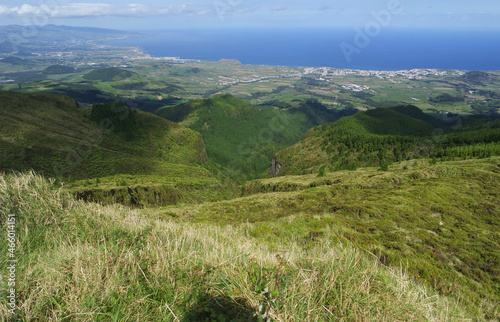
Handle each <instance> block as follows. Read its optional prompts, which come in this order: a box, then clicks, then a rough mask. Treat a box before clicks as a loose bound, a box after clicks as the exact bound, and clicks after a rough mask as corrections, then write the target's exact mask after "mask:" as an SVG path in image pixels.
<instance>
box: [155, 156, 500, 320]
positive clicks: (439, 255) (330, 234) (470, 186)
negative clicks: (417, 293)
mask: <svg viewBox="0 0 500 322" xmlns="http://www.w3.org/2000/svg"><path fill="white" fill-rule="evenodd" d="M405 166H406V167H407V169H404V167H405ZM499 183H500V159H499V158H498V157H497V158H493V159H487V160H466V161H455V162H443V163H439V164H436V165H429V161H428V160H419V161H418V163H417V164H416V163H415V162H414V161H406V162H403V163H402V164H399V165H397V167H396V166H392V167H391V170H390V171H388V172H381V171H378V170H377V169H375V168H364V169H362V170H361V169H360V170H358V171H355V172H352V171H339V172H333V173H328V174H327V175H326V176H325V177H322V178H318V177H317V176H316V175H307V176H295V177H293V176H292V177H290V176H285V177H277V178H273V179H266V180H257V181H254V182H250V183H248V184H246V185H245V186H244V193H245V194H253V195H251V196H247V197H243V198H239V199H234V200H231V201H224V202H218V203H211V204H205V205H200V206H191V207H184V208H179V209H175V208H172V209H165V210H160V211H156V212H152V213H151V216H157V217H160V218H177V217H181V218H184V219H185V220H187V221H191V222H205V223H216V222H217V223H220V224H222V225H226V224H230V225H236V226H237V227H247V223H252V224H251V226H250V228H246V229H248V233H249V235H250V236H254V237H255V238H257V239H259V240H263V241H265V242H267V243H268V244H269V245H272V246H274V249H276V250H279V249H282V245H281V243H282V242H283V241H284V240H288V241H293V242H294V243H295V244H296V245H298V246H301V247H302V248H303V249H304V250H307V249H309V248H311V247H312V248H314V247H316V245H317V244H324V243H326V242H330V243H332V244H337V243H338V242H342V243H346V242H349V243H351V244H352V245H354V247H356V248H357V249H364V250H366V251H367V252H368V253H370V254H372V255H373V256H374V258H377V259H378V260H379V261H380V262H382V263H384V264H385V265H389V266H391V267H399V266H403V267H404V268H405V269H407V270H408V272H409V275H410V276H411V278H412V279H415V280H419V281H421V282H422V283H424V284H426V285H428V286H430V287H433V288H434V289H436V290H438V291H439V292H440V293H441V294H444V295H449V296H453V297H455V298H457V299H460V301H461V302H462V304H463V305H465V306H466V307H468V310H469V311H470V312H473V315H474V316H475V317H476V318H477V319H483V318H484V319H493V320H494V319H498V318H499V317H500V312H499V311H498V306H497V303H498V301H499V299H500V293H499V287H500V281H499V276H500V270H499V267H500V266H499V261H500V252H499V246H500V234H499V231H498V226H499V225H500V218H499V217H498V214H499V213H500V208H499V191H500V186H499Z"/></svg>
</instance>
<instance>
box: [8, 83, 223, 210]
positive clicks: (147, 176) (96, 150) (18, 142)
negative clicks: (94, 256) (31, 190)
mask: <svg viewBox="0 0 500 322" xmlns="http://www.w3.org/2000/svg"><path fill="white" fill-rule="evenodd" d="M0 117H1V119H2V124H3V126H2V127H1V128H0V171H10V170H15V171H26V170H30V169H34V170H36V171H38V172H39V173H43V174H44V175H45V176H47V177H56V178H58V179H59V180H63V181H65V182H66V187H67V188H71V189H73V190H75V191H87V193H86V195H88V196H90V197H89V198H90V199H92V198H93V197H92V196H94V197H95V196H98V195H99V196H101V197H104V196H105V195H106V193H104V192H103V191H102V189H105V190H106V191H109V190H112V189H114V188H116V187H117V186H118V187H122V188H121V189H125V192H127V187H128V189H129V190H130V189H131V188H134V189H136V190H139V191H141V193H142V192H143V191H144V190H147V187H148V186H150V185H151V186H153V187H156V189H159V190H161V191H164V190H168V191H176V190H175V185H177V184H179V183H182V184H183V185H184V186H189V185H195V186H200V187H199V188H198V190H203V187H205V186H210V187H212V188H214V190H213V191H212V190H211V191H210V192H207V191H204V192H203V193H200V195H201V194H210V193H212V195H215V194H217V193H218V192H217V191H218V190H217V189H219V188H220V183H219V182H218V181H217V180H216V179H215V178H213V176H212V174H211V173H210V171H209V170H207V168H208V167H211V165H210V164H211V163H210V162H209V161H208V158H207V155H206V152H205V147H204V144H203V140H202V138H201V136H200V135H199V133H196V132H194V131H192V130H189V129H186V128H184V127H182V126H179V125H177V124H175V123H172V122H170V121H167V120H165V119H162V118H160V117H157V116H154V115H151V114H148V113H145V112H141V111H137V110H131V109H128V108H126V107H125V106H123V105H122V104H119V103H114V104H102V105H97V106H96V107H95V109H94V110H90V109H86V108H82V107H79V106H78V105H77V103H76V102H75V101H74V100H73V99H71V98H69V97H66V96H59V95H51V94H20V93H13V92H0ZM74 180H77V181H76V182H73V181H74ZM153 190H154V189H153ZM187 190H189V189H187ZM191 190H193V192H196V191H194V190H196V189H191ZM88 191H90V192H88ZM153 192H154V191H150V192H149V193H150V194H152V193H153ZM129 194H130V195H131V196H129V197H130V198H132V197H134V196H133V195H134V194H135V193H132V192H130V191H129ZM178 194H179V195H182V193H178ZM130 198H129V199H130ZM109 199H110V202H111V201H112V199H113V198H109ZM153 199H154V198H153ZM174 199H175V198H174ZM175 200H182V198H177V199H175ZM125 203H127V202H125ZM128 203H130V202H128ZM132 204H133V202H132Z"/></svg>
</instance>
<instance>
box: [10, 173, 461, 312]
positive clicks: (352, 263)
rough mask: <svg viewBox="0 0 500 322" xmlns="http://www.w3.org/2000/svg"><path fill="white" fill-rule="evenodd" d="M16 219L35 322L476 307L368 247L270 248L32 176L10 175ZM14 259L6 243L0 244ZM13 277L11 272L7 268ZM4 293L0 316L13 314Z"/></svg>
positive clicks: (233, 230) (26, 300) (24, 290)
mask: <svg viewBox="0 0 500 322" xmlns="http://www.w3.org/2000/svg"><path fill="white" fill-rule="evenodd" d="M0 202H1V203H0V204H1V206H0V214H1V216H2V217H1V218H2V219H1V221H0V222H1V226H2V227H1V229H2V231H5V230H6V227H5V225H6V221H5V220H4V219H5V218H6V216H7V215H8V214H9V213H13V214H15V215H16V216H17V219H18V225H17V228H16V229H17V235H18V240H19V244H18V246H17V249H16V252H17V255H18V259H19V266H18V277H17V278H18V279H17V282H18V285H17V290H16V291H17V295H18V300H19V302H18V306H19V310H18V315H17V317H18V318H19V319H21V320H26V321H50V320H64V321H66V320H78V321H80V320H82V321H87V320H88V321H99V320H104V321H110V320H114V321H130V320H132V321H134V320H143V321H160V320H165V321H208V320H218V321H252V320H255V321H259V320H261V321H262V320H274V321H318V320H319V321H326V320H339V321H342V320H384V321H385V320H391V321H392V320H405V321H424V320H425V321H427V320H431V321H433V320H435V321H446V320H453V321H457V320H463V319H466V318H467V312H464V310H462V309H461V307H460V306H459V305H458V304H457V303H456V302H454V301H452V300H450V299H448V298H446V297H440V296H438V295H436V293H435V292H434V291H432V290H429V289H427V288H425V287H423V286H422V285H420V284H419V283H418V282H416V281H414V280H413V279H412V278H410V277H409V276H408V275H407V274H406V273H405V272H404V271H402V270H401V269H397V268H387V267H385V266H382V265H381V264H380V263H379V262H378V261H377V260H373V259H372V258H371V255H370V254H367V253H362V252H359V251H357V250H355V249H354V248H352V247H351V246H349V245H347V244H345V245H344V244H341V243H339V244H334V243H331V242H330V243H329V242H328V241H326V239H325V240H318V242H316V243H312V244H311V247H309V248H303V247H300V246H298V245H297V244H296V243H291V242H289V241H287V240H283V243H282V244H280V245H277V246H278V247H275V248H270V247H269V246H268V245H266V244H264V243H262V242H259V241H258V240H257V239H255V238H252V237H251V236H250V233H249V232H250V231H251V230H252V229H253V226H252V225H251V224H247V225H240V226H238V227H234V226H230V225H228V226H225V227H221V226H212V225H210V224H193V223H181V222H172V221H167V220H153V219H148V218H146V217H144V216H142V215H141V213H140V212H139V211H137V210H131V209H128V208H124V207H120V206H110V207H104V206H100V205H97V204H90V203H89V204H86V203H83V202H81V201H76V200H75V199H73V198H72V197H71V196H69V195H67V194H65V193H64V192H63V191H62V190H61V189H56V188H55V187H54V186H53V185H51V183H50V182H47V181H46V180H44V179H43V178H42V177H40V176H37V175H36V174H34V173H28V174H12V175H10V174H9V175H2V176H0ZM0 245H1V246H0V249H1V251H0V254H1V255H0V256H1V261H2V263H5V259H6V258H5V256H6V253H7V251H6V250H7V244H6V241H5V240H4V239H2V240H1V241H0ZM1 273H2V280H3V283H5V278H6V270H5V266H4V267H2V270H1ZM6 304H7V294H6V292H5V290H4V288H2V292H1V298H0V316H1V317H2V320H3V321H6V320H9V319H11V318H13V317H12V316H9V314H8V310H7V306H6Z"/></svg>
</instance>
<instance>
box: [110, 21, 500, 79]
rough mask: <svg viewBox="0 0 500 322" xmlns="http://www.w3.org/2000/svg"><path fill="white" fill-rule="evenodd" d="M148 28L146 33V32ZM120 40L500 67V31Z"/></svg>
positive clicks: (400, 64) (362, 65) (221, 52)
mask: <svg viewBox="0 0 500 322" xmlns="http://www.w3.org/2000/svg"><path fill="white" fill-rule="evenodd" d="M143 33H144V32H143ZM145 34H146V36H145V37H144V38H136V39H127V40H120V41H114V42H112V43H111V44H112V45H117V46H139V47H141V48H142V49H143V50H145V51H146V52H148V53H150V54H151V55H153V56H155V57H165V56H168V57H180V58H186V59H201V60H214V61H215V60H219V59H223V58H227V59H238V60H239V61H241V62H242V63H244V64H258V65H280V66H310V67H335V68H352V69H369V70H400V69H413V68H438V69H463V70H500V41H499V39H500V31H458V30H440V31H436V30H389V29H387V30H383V29H382V30H380V31H379V32H378V33H376V34H374V33H372V34H371V35H367V34H366V33H365V32H363V31H362V32H360V31H359V29H358V30H354V29H297V30H293V29H271V30H268V29H266V30H265V29H252V30H249V29H231V30H226V29H224V30H222V29H213V30H170V31H151V32H147V33H145Z"/></svg>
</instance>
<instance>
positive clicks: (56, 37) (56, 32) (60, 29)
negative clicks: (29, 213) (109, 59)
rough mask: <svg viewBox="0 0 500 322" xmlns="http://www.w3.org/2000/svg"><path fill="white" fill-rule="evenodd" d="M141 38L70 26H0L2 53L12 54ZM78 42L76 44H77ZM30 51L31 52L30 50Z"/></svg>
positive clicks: (111, 31)
mask: <svg viewBox="0 0 500 322" xmlns="http://www.w3.org/2000/svg"><path fill="white" fill-rule="evenodd" d="M133 36H139V34H136V33H130V32H126V31H119V30H112V29H102V28H88V27H69V26H56V25H45V26H19V25H7V26H0V39H2V40H3V41H1V42H0V53H2V52H3V53H12V52H16V51H19V50H24V51H26V50H28V49H29V48H32V47H34V46H44V47H46V46H59V47H60V46H64V45H65V44H66V45H72V46H74V45H75V44H76V43H78V42H83V41H86V42H94V43H99V42H102V41H106V40H111V39H121V38H125V37H133ZM75 41H76V43H75ZM28 51H29V50H28Z"/></svg>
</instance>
